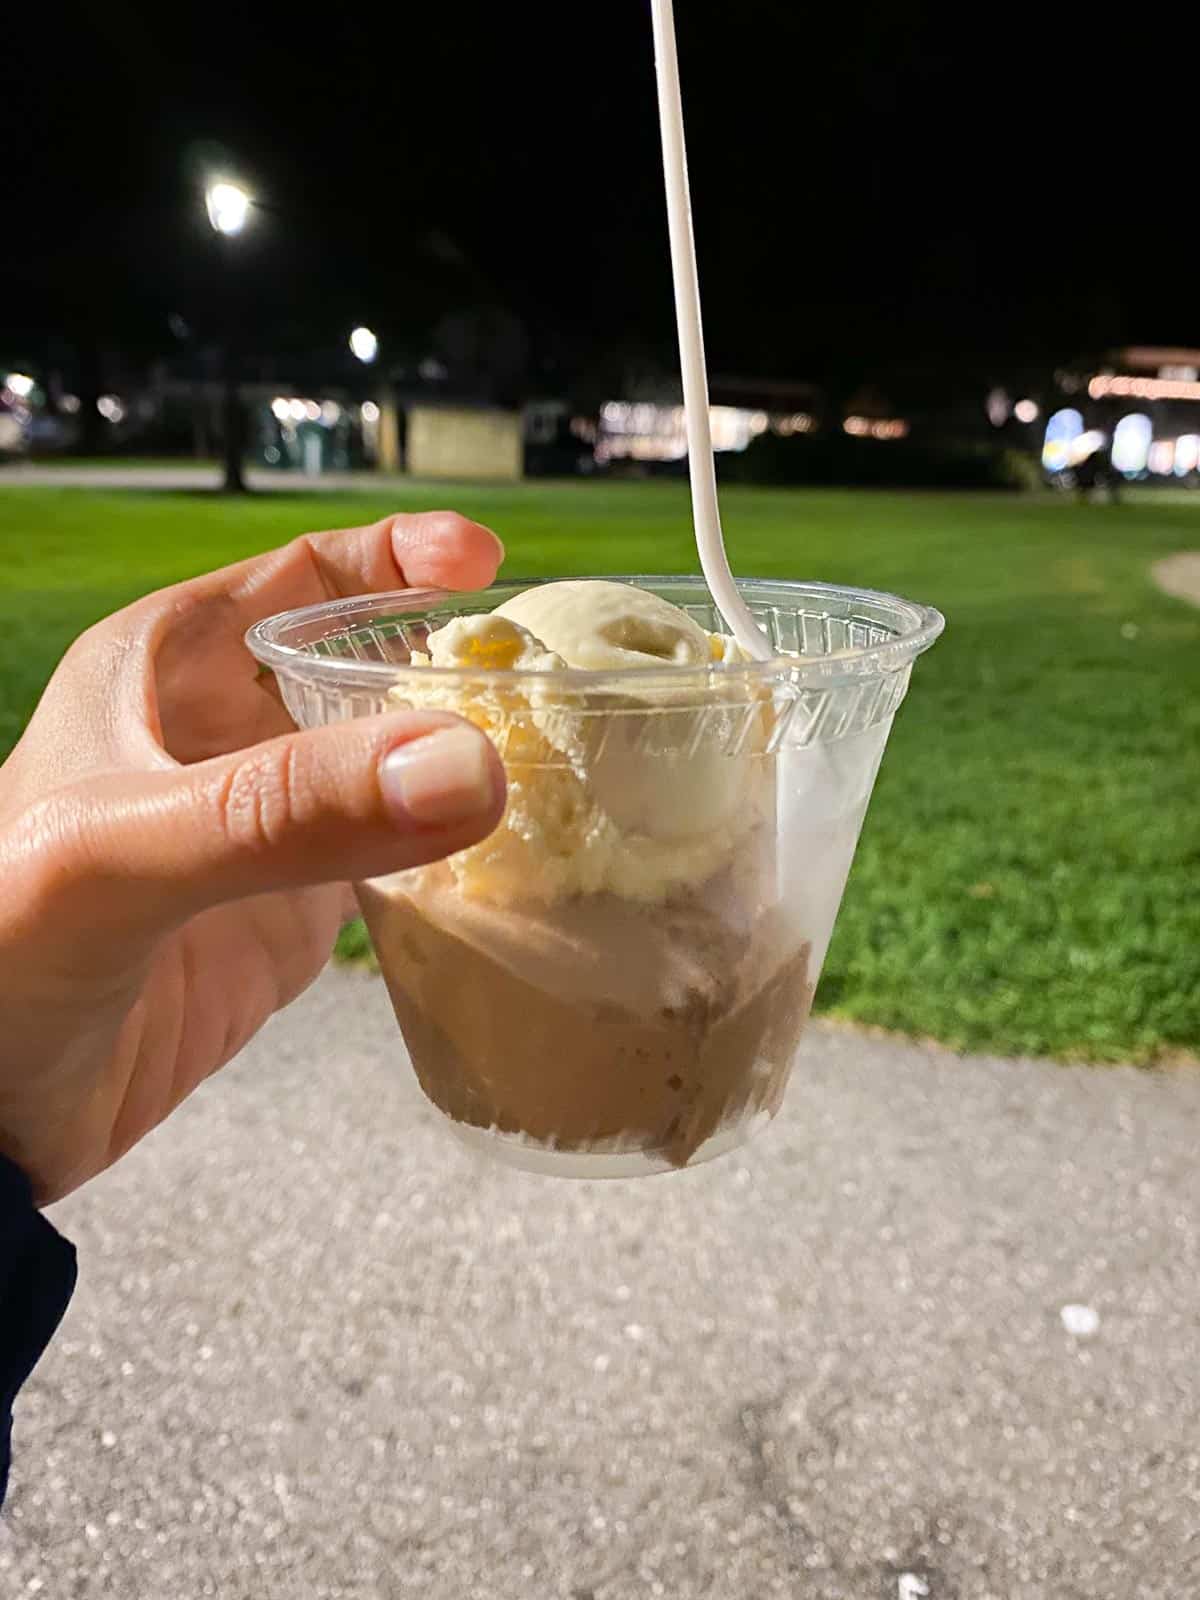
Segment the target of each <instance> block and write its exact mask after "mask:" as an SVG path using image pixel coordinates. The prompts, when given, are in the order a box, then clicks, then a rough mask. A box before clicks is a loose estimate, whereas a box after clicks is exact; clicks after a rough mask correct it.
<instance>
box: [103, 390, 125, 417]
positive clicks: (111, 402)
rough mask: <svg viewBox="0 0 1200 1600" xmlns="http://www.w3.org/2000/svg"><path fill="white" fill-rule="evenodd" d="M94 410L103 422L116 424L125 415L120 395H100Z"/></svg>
mask: <svg viewBox="0 0 1200 1600" xmlns="http://www.w3.org/2000/svg"><path fill="white" fill-rule="evenodd" d="M96 410H97V411H98V412H99V413H100V415H101V416H102V417H103V418H104V420H105V422H111V423H114V424H115V423H118V422H120V421H121V419H122V418H123V417H124V415H125V406H124V404H123V402H122V400H121V397H120V395H116V394H102V395H101V396H100V398H99V400H97V401H96Z"/></svg>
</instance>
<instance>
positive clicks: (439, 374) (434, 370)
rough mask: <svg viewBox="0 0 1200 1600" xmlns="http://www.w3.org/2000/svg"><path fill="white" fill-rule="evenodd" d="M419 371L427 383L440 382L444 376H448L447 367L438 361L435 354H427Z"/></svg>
mask: <svg viewBox="0 0 1200 1600" xmlns="http://www.w3.org/2000/svg"><path fill="white" fill-rule="evenodd" d="M417 372H418V373H419V374H420V376H421V377H422V378H424V379H425V382H426V383H438V382H440V381H441V379H442V378H445V377H447V376H448V373H447V371H446V368H445V367H444V366H443V365H442V363H441V362H440V361H436V360H435V359H434V358H433V356H427V357H426V358H425V360H424V361H422V363H421V365H420V366H419V367H418V368H417Z"/></svg>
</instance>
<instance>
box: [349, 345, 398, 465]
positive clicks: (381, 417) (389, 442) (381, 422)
mask: <svg viewBox="0 0 1200 1600" xmlns="http://www.w3.org/2000/svg"><path fill="white" fill-rule="evenodd" d="M346 342H347V344H348V345H349V346H350V353H351V354H352V355H353V356H354V357H355V359H356V360H358V361H361V362H362V364H363V366H364V367H369V366H373V365H374V362H375V359H376V357H377V356H378V354H379V339H378V337H377V336H376V334H375V332H374V330H373V329H371V328H366V327H361V326H360V327H357V328H353V329H352V330H351V332H350V337H349V339H347V341H346ZM378 394H379V398H378V400H377V401H375V402H373V404H374V405H375V407H376V412H377V416H376V419H375V427H376V430H377V431H376V434H375V465H376V467H377V469H378V470H379V471H380V472H398V471H399V470H400V425H399V418H398V416H397V414H396V404H395V400H394V399H393V397H392V393H391V388H390V385H388V384H387V383H386V382H383V381H381V382H380V384H379V389H378Z"/></svg>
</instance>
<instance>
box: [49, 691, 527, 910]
mask: <svg viewBox="0 0 1200 1600" xmlns="http://www.w3.org/2000/svg"><path fill="white" fill-rule="evenodd" d="M504 792H505V783H504V769H503V767H502V765H501V763H500V758H499V756H498V755H497V754H496V751H495V749H494V748H493V747H492V745H491V743H490V742H489V740H488V739H487V738H486V737H485V736H484V735H483V734H482V733H481V732H480V731H479V729H478V728H475V727H473V726H472V725H471V724H470V723H468V722H464V721H463V720H462V719H460V718H458V717H455V716H452V715H450V714H448V713H442V712H428V711H412V712H398V713H395V714H393V715H390V716H385V717H371V718H361V719H355V720H351V721H348V722H341V723H335V724H332V725H330V726H328V727H322V728H315V729H311V730H309V731H307V732H303V733H300V732H297V733H290V734H285V735H283V736H282V737H281V738H278V739H272V740H270V741H269V742H268V743H265V744H259V745H254V746H252V747H251V748H250V749H248V750H240V751H236V752H235V753H233V754H232V755H227V756H219V757H216V758H214V759H213V760H210V761H202V762H197V763H196V764H195V765H193V766H189V767H180V768H177V769H175V770H174V771H172V772H168V773H162V772H159V773H150V774H146V773H137V774H134V773H128V774H120V775H119V776H114V777H112V778H100V779H93V780H91V781H90V782H89V783H88V785H87V786H86V787H83V786H80V787H79V788H77V789H72V790H68V791H64V792H62V793H60V795H58V796H55V797H54V798H53V800H52V801H50V802H48V803H49V804H51V805H52V806H54V807H55V808H56V810H57V811H58V816H57V817H56V819H55V823H54V826H53V829H52V833H51V840H52V842H50V843H48V844H47V849H48V850H53V849H54V848H55V846H56V845H58V846H60V847H61V848H60V852H59V853H60V856H61V855H62V854H63V853H64V852H65V860H60V861H59V862H58V863H57V866H56V870H55V872H54V878H55V881H56V882H57V884H58V886H59V888H60V889H61V890H63V891H66V892H67V893H68V894H69V895H70V899H71V900H72V901H73V902H74V905H75V907H79V909H80V911H82V912H83V913H85V916H84V920H85V921H86V924H87V927H88V931H89V934H90V935H91V936H92V937H95V935H96V933H97V932H99V931H100V930H101V928H102V926H103V924H104V923H105V922H108V923H110V924H117V925H119V926H120V928H121V929H122V930H123V931H125V932H126V933H132V932H135V930H136V931H142V932H145V933H156V932H158V931H160V930H162V929H165V928H168V927H171V926H174V925H175V924H177V923H179V922H182V921H184V920H186V919H187V918H188V917H190V916H193V915H194V914H195V913H196V912H198V911H202V910H205V909H207V908H208V907H210V906H214V905H218V904H220V903H222V902H224V901H228V900H238V899H242V898H244V897H246V896H249V895H256V894H264V893H268V892H270V891H273V890H279V889H295V888H300V887H303V886H306V885H310V884H318V883H328V882H344V881H345V880H347V879H352V878H365V877H374V876H376V875H379V874H382V873H387V872H397V871H400V870H401V869H402V868H405V867H414V866H420V865H422V864H423V863H425V862H428V861H434V860H437V859H438V858H440V857H441V856H446V855H450V854H452V853H453V852H454V851H456V850H462V849H464V848H465V847H466V846H467V845H470V844H474V843H475V842H476V841H477V840H479V839H482V838H483V837H484V836H485V835H486V834H488V833H490V832H491V830H492V829H493V828H494V827H495V826H496V823H497V822H498V821H499V820H500V817H501V815H502V813H503V810H504ZM64 807H65V808H66V815H63V812H62V808H64ZM40 831H41V836H42V838H43V840H45V839H46V830H45V828H43V829H42V830H40ZM84 902H86V904H84ZM62 909H63V911H64V912H67V911H68V909H73V908H69V907H68V906H67V905H63V906H62Z"/></svg>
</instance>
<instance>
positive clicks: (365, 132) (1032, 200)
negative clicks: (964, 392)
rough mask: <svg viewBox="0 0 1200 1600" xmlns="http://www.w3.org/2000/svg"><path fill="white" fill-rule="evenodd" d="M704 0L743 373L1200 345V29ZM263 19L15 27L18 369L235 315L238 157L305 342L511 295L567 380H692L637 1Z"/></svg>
mask: <svg viewBox="0 0 1200 1600" xmlns="http://www.w3.org/2000/svg"><path fill="white" fill-rule="evenodd" d="M676 4H677V9H678V13H679V16H678V21H679V27H680V38H681V50H682V68H683V81H684V95H685V108H686V110H687V113H688V122H689V140H690V158H691V166H692V180H693V190H694V199H695V207H696V225H697V233H698V238H699V245H700V252H701V275H702V288H703V292H704V297H705V307H706V317H707V322H708V333H709V341H710V346H711V351H710V366H711V367H712V369H713V370H714V371H715V372H727V373H748V374H753V375H756V376H761V377H767V376H778V377H789V378H804V377H808V376H812V377H818V378H819V377H822V376H824V375H825V374H827V373H828V372H830V371H831V370H834V369H840V370H853V371H855V372H858V373H861V374H862V375H863V376H871V375H884V374H886V373H887V372H888V371H889V370H891V369H893V368H901V367H902V368H906V369H911V368H913V367H914V366H916V367H920V366H922V365H924V366H928V367H931V368H947V367H951V366H953V365H955V364H956V363H957V364H961V365H963V366H969V367H971V368H972V369H973V370H974V369H975V368H978V369H979V370H980V371H985V370H987V369H988V368H989V367H990V368H991V369H992V370H997V371H999V370H1000V369H1001V368H1002V367H1003V365H1004V363H1006V362H1010V363H1011V362H1014V361H1022V360H1029V361H1031V362H1038V361H1046V362H1054V361H1056V360H1060V359H1066V358H1068V357H1070V356H1071V355H1072V354H1074V353H1076V352H1079V351H1082V350H1085V349H1087V348H1089V347H1103V346H1106V345H1110V344H1113V343H1117V342H1122V341H1126V340H1138V341H1143V342H1156V341H1161V342H1170V343H1173V344H1196V343H1200V281H1198V278H1197V274H1196V272H1195V269H1194V248H1193V246H1192V244H1191V243H1190V239H1191V236H1192V235H1193V234H1194V233H1195V231H1196V230H1195V224H1194V221H1193V218H1194V215H1195V212H1196V209H1197V204H1198V202H1200V158H1198V155H1197V140H1196V137H1195V134H1194V128H1192V127H1189V126H1188V124H1189V122H1190V121H1191V120H1192V113H1193V103H1194V98H1195V96H1194V90H1193V89H1192V88H1190V87H1188V85H1190V84H1191V83H1192V82H1193V72H1192V68H1193V67H1194V66H1195V64H1196V62H1197V61H1198V60H1200V56H1198V55H1197V45H1198V43H1200V39H1198V38H1197V29H1196V24H1195V21H1194V20H1192V16H1193V13H1194V10H1195V8H1194V7H1192V8H1189V9H1187V10H1185V9H1184V8H1182V7H1180V8H1179V9H1178V11H1177V12H1174V11H1172V10H1170V9H1167V10H1158V11H1155V10H1154V9H1153V8H1152V7H1147V8H1145V15H1144V16H1143V15H1139V16H1137V17H1131V16H1129V15H1126V17H1125V20H1124V23H1123V24H1121V25H1113V26H1112V27H1111V28H1109V27H1104V26H1102V25H1101V24H1100V22H1099V21H1098V16H1099V13H1095V14H1093V15H1091V16H1089V14H1088V13H1087V12H1086V10H1084V9H1082V8H1076V9H1075V10H1074V11H1073V12H1072V13H1071V14H1070V15H1065V14H1064V15H1058V16H1057V17H1056V18H1055V19H1050V18H1049V17H1048V16H1047V14H1046V13H1047V11H1048V9H1049V8H1044V7H1041V8H1035V7H1028V8H1019V7H1018V8H1012V7H1008V8H997V7H988V8H983V9H982V10H980V9H978V8H967V7H959V8H956V9H955V10H954V11H953V12H951V11H950V10H949V9H947V10H945V11H941V10H934V9H931V8H930V7H927V6H921V5H908V6H900V5H883V4H874V5H861V6H857V7H855V6H833V5H823V6H813V7H804V6H801V5H799V4H796V3H793V0H676ZM8 9H9V11H10V12H11V10H12V9H14V8H11V7H10V8H8ZM250 9H251V12H252V15H251V16H250V19H249V20H247V19H246V18H245V17H242V18H238V17H237V14H236V13H235V11H234V9H233V8H232V7H225V6H221V5H208V6H204V7H200V6H194V5H188V4H183V5H171V4H162V3H158V4H155V5H154V6H149V5H146V6H135V5H132V4H129V3H127V0H111V3H109V0H100V3H98V4H95V5H91V4H89V5H88V6H87V7H86V8H85V7H83V6H76V5H70V4H69V5H66V6H65V7H58V8H53V9H52V8H50V7H49V6H43V7H42V8H41V9H40V11H39V12H37V13H36V14H35V13H34V12H33V11H32V10H31V8H28V7H26V8H25V9H24V11H23V12H22V14H21V16H20V17H18V18H17V19H15V31H16V38H15V39H13V38H12V31H13V26H14V22H13V19H12V18H11V17H7V18H6V20H5V22H4V24H3V30H4V33H5V46H0V79H2V80H3V84H2V88H3V106H4V128H5V132H4V145H3V154H2V156H0V188H2V189H3V191H4V197H5V199H4V216H5V226H4V238H3V255H2V260H0V342H2V343H3V346H4V348H5V349H7V350H9V351H10V353H11V354H13V355H15V354H17V353H18V351H19V350H27V351H28V353H29V355H30V357H37V356H40V355H41V354H42V353H43V351H44V349H45V348H46V346H45V340H46V338H47V337H49V336H51V335H56V336H58V337H59V338H60V339H65V340H66V341H68V342H70V341H71V340H77V339H80V338H83V337H85V336H87V335H88V334H91V335H94V336H97V337H102V338H105V339H109V340H113V341H118V342H122V343H124V344H126V345H127V346H129V347H132V348H136V349H137V350H139V351H142V352H145V353H154V352H155V351H157V350H159V349H160V347H161V352H162V353H163V354H169V353H170V351H171V340H172V335H171V334H170V332H169V330H168V327H167V318H168V315H169V313H171V312H175V313H178V315H180V316H182V317H183V318H184V319H185V320H186V321H187V323H188V325H189V327H191V328H194V329H197V330H199V332H200V334H201V335H203V332H204V330H205V328H206V326H208V325H210V324H211V325H213V326H215V325H216V324H217V322H218V320H219V317H220V315H221V311H220V306H219V304H218V300H217V288H216V287H215V286H216V285H217V284H219V282H220V281H221V279H222V274H221V272H220V271H219V267H220V263H219V262H217V261H216V260H215V247H216V241H215V240H214V239H213V237H212V235H211V233H210V232H209V230H208V228H207V224H206V222H205V220H204V216H203V207H202V204H201V200H200V181H201V179H200V173H201V172H202V170H203V166H204V163H205V161H206V160H209V161H211V160H212V159H213V158H212V155H211V148H212V146H213V145H215V146H216V147H224V148H225V149H226V150H228V152H229V153H230V155H231V157H232V160H233V164H234V166H235V168H236V171H237V173H238V175H239V176H241V177H242V178H243V179H244V181H245V182H246V184H247V186H248V187H250V188H251V189H252V191H253V192H254V194H255V195H256V197H257V198H258V199H260V200H261V201H262V202H263V204H264V206H265V207H266V208H267V209H266V210H264V212H263V213H262V214H261V215H260V216H259V218H258V220H257V223H256V226H255V228H254V230H253V233H252V234H247V235H246V236H245V237H244V238H243V239H242V240H241V241H239V242H238V249H239V251H240V259H239V266H238V271H239V274H240V289H239V292H240V293H243V294H244V295H245V296H246V297H247V303H248V304H250V305H251V306H252V307H253V315H254V318H255V321H256V323H257V325H258V326H259V327H260V329H261V330H262V337H263V338H264V339H266V340H268V341H276V342H278V344H279V346H280V348H281V349H286V348H291V347H299V346H301V345H303V344H305V343H307V344H309V345H312V344H314V343H316V344H323V343H325V342H330V343H332V342H333V341H336V340H339V339H342V338H344V330H345V329H346V328H347V327H349V326H350V325H352V324H353V323H354V322H357V321H365V322H368V323H370V324H371V325H372V326H374V327H376V328H377V329H378V330H379V332H380V334H381V336H382V337H383V338H384V340H385V341H386V342H387V347H388V348H390V349H392V350H403V351H408V352H411V353H412V354H413V355H414V356H416V357H419V355H420V353H421V350H422V348H423V347H424V345H425V344H426V343H427V342H428V337H429V332H430V330H431V328H433V327H434V325H435V324H436V322H437V320H438V318H439V317H441V316H442V315H443V314H444V313H445V312H447V311H452V310H453V309H455V308H456V307H461V306H465V305H482V304H498V305H503V306H506V307H509V308H511V309H512V310H514V311H516V312H517V313H518V314H519V315H520V316H521V318H522V319H523V320H524V322H525V324H526V326H527V327H528V328H529V330H530V332H531V334H532V336H533V338H534V342H535V355H536V359H537V361H538V362H540V363H541V364H542V365H543V366H544V367H545V368H546V370H552V369H555V368H559V369H563V370H568V369H571V368H573V367H575V366H578V365H579V364H581V363H588V362H591V363H595V362H597V361H602V360H604V359H606V358H607V359H609V360H613V361H617V360H630V361H635V362H636V361H638V360H641V359H660V360H669V358H670V343H671V338H672V334H673V328H672V312H671V302H670V280H669V272H668V265H667V246H666V227H665V220H664V213H663V202H662V193H661V169H660V167H659V157H658V146H657V137H658V135H657V127H656V121H655V108H654V80H653V65H652V56H651V44H650V26H649V15H648V9H647V6H646V4H645V3H644V0H608V3H604V4H595V5H584V4H580V3H579V0H559V3H558V4H556V5H547V4H542V3H522V4H508V5H496V4H493V5H486V6H485V5H477V4H474V3H470V0H458V3H455V4H442V5H438V4H427V5H419V6H418V5H410V4H405V3H403V0H401V3H397V4H394V5H392V6H390V7H371V6H367V7H359V6H354V5H347V4H333V5H330V6H329V7H327V8H325V9H324V10H323V11H319V10H315V9H309V8H307V7H303V6H299V5H297V6H290V7H289V6H271V7H267V6H253V7H252V8H250ZM1185 62H1187V63H1189V65H1188V66H1187V69H1186V70H1185V69H1184V65H1183V64H1184V63H1185Z"/></svg>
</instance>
